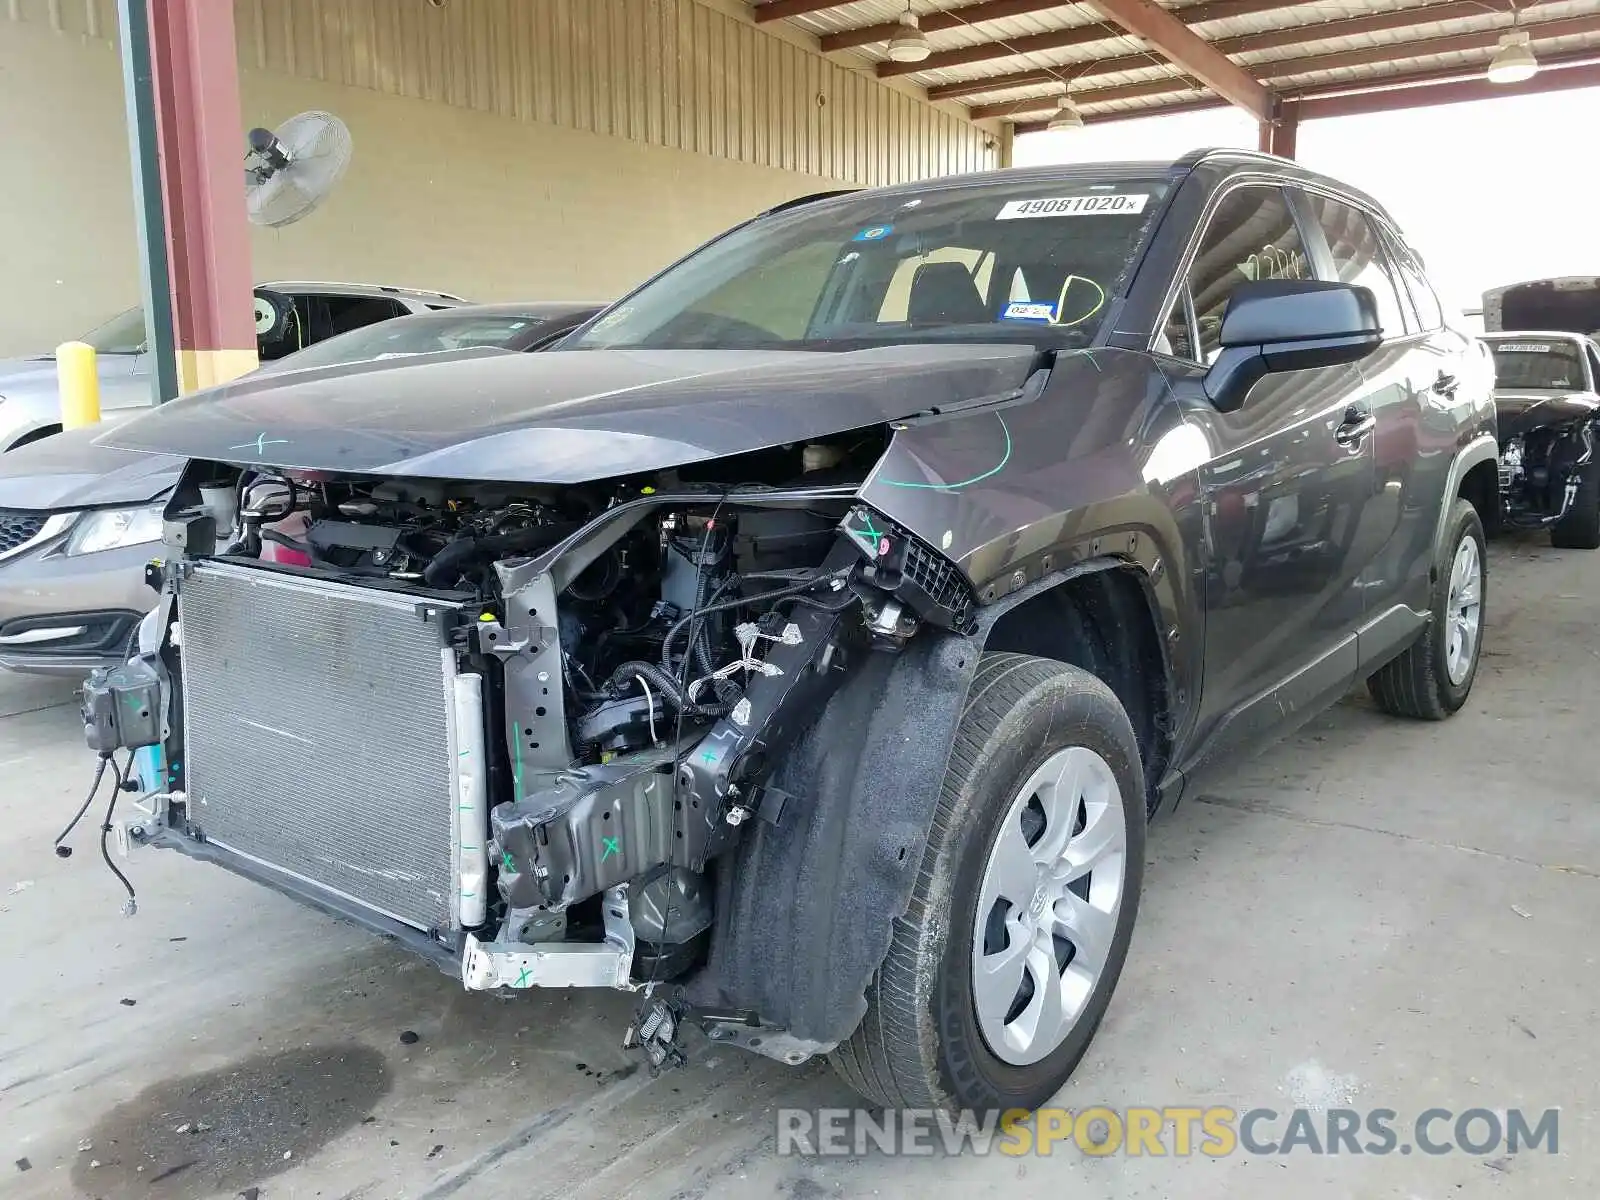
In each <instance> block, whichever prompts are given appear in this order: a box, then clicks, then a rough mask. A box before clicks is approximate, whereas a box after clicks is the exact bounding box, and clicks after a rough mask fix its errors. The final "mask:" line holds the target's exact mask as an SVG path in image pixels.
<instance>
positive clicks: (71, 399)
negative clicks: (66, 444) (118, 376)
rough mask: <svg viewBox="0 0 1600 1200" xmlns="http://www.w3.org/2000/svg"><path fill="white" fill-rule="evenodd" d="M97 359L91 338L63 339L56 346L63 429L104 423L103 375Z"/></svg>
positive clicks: (57, 377) (57, 381) (57, 379)
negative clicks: (74, 340) (79, 340)
mask: <svg viewBox="0 0 1600 1200" xmlns="http://www.w3.org/2000/svg"><path fill="white" fill-rule="evenodd" d="M94 359H95V354H94V347H93V346H91V345H89V344H88V343H87V342H62V343H61V345H59V346H57V347H56V384H57V386H58V387H59V388H60V391H61V428H63V429H78V428H81V427H82V426H84V425H98V424H99V423H100V375H99V373H98V372H97V371H96V370H95V362H94Z"/></svg>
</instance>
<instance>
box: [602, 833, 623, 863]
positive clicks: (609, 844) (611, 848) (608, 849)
mask: <svg viewBox="0 0 1600 1200" xmlns="http://www.w3.org/2000/svg"><path fill="white" fill-rule="evenodd" d="M601 840H602V842H603V844H604V846H605V853H603V854H601V855H600V861H601V862H605V860H606V859H608V858H610V857H611V856H612V855H613V854H616V855H618V856H620V855H621V854H622V850H621V848H619V847H618V845H617V839H616V838H614V837H608V838H603V839H601Z"/></svg>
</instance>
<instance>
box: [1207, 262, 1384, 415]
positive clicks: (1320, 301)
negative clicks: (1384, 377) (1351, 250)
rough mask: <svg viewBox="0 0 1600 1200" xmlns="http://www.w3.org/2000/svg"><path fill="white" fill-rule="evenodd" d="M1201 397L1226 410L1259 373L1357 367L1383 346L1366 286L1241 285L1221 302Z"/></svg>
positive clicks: (1298, 282)
mask: <svg viewBox="0 0 1600 1200" xmlns="http://www.w3.org/2000/svg"><path fill="white" fill-rule="evenodd" d="M1219 340H1220V342H1221V343H1222V352H1221V353H1220V354H1219V355H1218V356H1217V359H1216V361H1215V362H1214V363H1212V364H1211V369H1210V370H1209V371H1207V372H1206V377H1205V389H1206V395H1207V396H1209V397H1210V398H1211V403H1212V404H1213V405H1215V406H1216V408H1217V410H1218V411H1219V412H1232V411H1233V410H1234V409H1236V408H1238V407H1239V405H1241V404H1243V403H1244V398H1245V396H1246V395H1247V394H1248V393H1249V391H1250V389H1251V388H1252V387H1253V386H1254V385H1255V383H1256V381H1257V380H1259V379H1260V378H1261V377H1262V376H1264V375H1266V374H1268V373H1270V372H1274V371H1304V370H1307V369H1308V368H1312V367H1335V366H1340V365H1341V364H1344V363H1353V362H1358V361H1359V360H1361V359H1363V358H1365V357H1366V356H1367V355H1369V354H1371V353H1372V352H1373V351H1374V350H1376V349H1377V348H1378V347H1379V346H1380V345H1381V344H1382V343H1383V330H1382V327H1381V326H1380V325H1379V323H1378V304H1377V301H1376V300H1375V299H1374V298H1373V295H1372V291H1371V289H1369V288H1364V287H1357V286H1355V285H1353V284H1348V283H1325V282H1323V281H1321V280H1316V279H1264V280H1261V281H1259V282H1255V283H1242V284H1240V285H1239V286H1238V287H1237V288H1236V289H1234V293H1233V295H1232V296H1231V297H1229V299H1228V307H1227V310H1226V311H1225V312H1224V313H1223V316H1222V329H1221V331H1220V334H1219Z"/></svg>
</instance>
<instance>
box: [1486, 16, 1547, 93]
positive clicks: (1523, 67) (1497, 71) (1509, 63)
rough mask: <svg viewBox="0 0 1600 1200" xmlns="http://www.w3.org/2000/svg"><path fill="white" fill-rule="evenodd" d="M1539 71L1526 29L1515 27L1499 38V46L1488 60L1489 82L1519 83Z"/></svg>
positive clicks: (1537, 61)
mask: <svg viewBox="0 0 1600 1200" xmlns="http://www.w3.org/2000/svg"><path fill="white" fill-rule="evenodd" d="M1538 73H1539V60H1538V59H1537V58H1535V57H1534V54H1533V47H1532V46H1531V45H1530V44H1529V38H1528V34H1527V31H1526V30H1522V29H1516V30H1513V31H1512V32H1510V33H1508V34H1506V35H1505V36H1504V37H1503V38H1501V39H1500V48H1499V49H1498V50H1496V51H1495V52H1494V57H1493V58H1492V59H1490V60H1489V82H1490V83H1521V82H1522V81H1523V80H1524V79H1532V78H1533V77H1534V76H1535V75H1537V74H1538Z"/></svg>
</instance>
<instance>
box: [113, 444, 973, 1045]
mask: <svg viewBox="0 0 1600 1200" xmlns="http://www.w3.org/2000/svg"><path fill="white" fill-rule="evenodd" d="M884 445H885V431H883V430H882V429H880V428H872V429H867V430H863V431H856V432H853V433H848V434H842V435H839V436H838V437H836V438H832V439H829V440H827V441H816V442H811V443H808V444H804V445H792V446H786V447H778V448H774V449H772V450H767V451H760V452H756V453H752V454H746V455H742V456H739V457H737V458H724V459H720V460H716V461H714V462H712V463H709V464H706V465H705V466H704V467H703V468H700V470H702V471H708V472H710V471H714V472H715V473H716V476H717V477H716V478H706V477H703V476H700V475H697V473H696V470H695V469H683V470H680V471H676V472H669V473H662V474H658V475H655V476H652V477H650V478H648V479H645V478H635V479H628V480H622V481H612V482H608V483H606V484H599V485H589V486H567V487H529V486H514V485H505V484H457V483H451V482H448V481H436V480H417V479H407V480H399V479H374V478H370V477H354V476H352V477H341V476H337V475H333V474H330V473H327V472H296V471H291V470H286V469H271V470H268V469H264V468H243V469H241V468H239V467H234V466H227V465H224V464H218V463H203V462H195V463H191V464H190V466H189V468H188V472H187V474H186V476H185V481H184V483H183V484H182V485H181V486H180V488H179V490H178V493H177V494H176V496H175V498H174V500H173V502H172V504H171V505H170V506H169V508H168V512H167V521H168V524H167V540H168V544H169V546H170V547H171V548H172V549H173V550H174V551H177V552H179V553H176V554H174V555H172V556H171V557H170V558H169V560H168V561H167V563H166V564H165V565H164V566H163V567H161V568H159V569H155V568H153V569H152V574H151V581H152V583H153V584H155V585H157V586H159V587H160V589H161V590H162V592H163V601H162V604H161V606H160V607H159V608H158V609H157V611H156V613H154V614H152V616H151V618H150V619H149V620H148V621H147V628H146V629H145V631H144V635H143V637H142V643H141V648H142V651H143V653H142V654H141V655H140V656H139V657H137V658H135V659H134V660H133V661H132V662H130V663H129V664H128V665H127V666H126V667H125V668H121V669H119V670H117V671H114V672H110V673H109V674H106V673H101V674H99V675H97V677H96V678H94V679H93V680H91V683H90V685H89V686H88V688H87V689H86V696H85V721H86V729H87V733H88V737H89V741H90V744H91V746H92V747H94V748H95V749H97V750H99V751H100V752H101V754H102V756H103V757H108V756H109V755H110V754H111V753H113V752H114V751H116V750H120V749H128V750H138V751H139V753H140V755H141V756H143V757H141V759H140V766H139V767H138V768H137V769H136V770H135V769H130V772H129V773H130V774H134V773H136V774H138V775H139V776H140V778H141V779H142V780H144V781H145V782H146V783H147V784H148V783H150V782H151V781H154V782H156V783H157V784H159V786H156V787H147V788H146V789H145V790H146V791H147V795H146V796H145V797H144V798H143V799H142V800H141V801H140V802H139V803H138V805H137V806H136V811H135V813H134V815H133V816H131V817H126V818H124V820H123V821H122V822H121V823H120V824H119V826H118V828H119V830H120V831H121V832H119V839H121V840H122V841H123V843H124V844H125V845H131V844H135V843H142V844H157V845H175V846H177V847H178V848H180V849H184V850H185V852H187V853H191V854H197V855H199V856H202V857H204V856H206V855H211V856H216V857H221V856H224V855H232V856H236V857H237V858H238V859H239V861H238V862H235V861H231V860H230V861H228V863H227V865H230V866H232V867H234V869H240V864H241V863H242V862H251V863H253V862H257V861H259V862H260V863H262V864H265V866H264V867H262V868H258V869H257V874H258V876H259V877H262V878H263V879H264V881H267V882H272V883H274V884H275V885H276V886H280V887H291V888H295V889H298V890H297V892H296V894H297V895H300V896H301V898H303V899H308V900H310V901H312V902H313V903H318V904H320V905H322V906H324V907H329V908H332V909H333V910H335V911H339V912H341V913H343V914H344V915H357V916H360V917H361V918H362V919H367V918H370V917H372V915H373V914H374V913H376V914H379V915H381V916H382V917H383V918H385V919H386V920H387V921H388V922H389V923H390V924H391V925H393V926H395V930H394V931H399V927H400V926H405V927H406V929H405V930H404V931H403V932H405V934H406V936H407V937H409V938H412V939H413V941H414V943H415V942H416V941H418V940H420V939H426V943H427V945H428V946H429V947H430V948H431V949H432V950H433V951H434V953H433V955H432V956H433V957H434V958H435V959H436V960H437V961H440V962H441V965H443V964H445V963H449V964H450V966H451V969H452V970H454V971H459V973H460V976H461V978H462V980H463V982H464V983H465V985H466V986H467V987H468V988H472V989H484V990H488V989H499V988H523V987H532V986H607V987H619V988H626V989H634V988H640V987H645V988H646V990H649V985H654V984H656V983H660V982H665V981H668V980H673V979H678V978H681V977H683V976H685V975H686V974H688V973H691V972H693V971H694V969H695V968H696V967H697V966H698V965H700V964H701V963H702V962H703V961H704V959H705V956H706V948H707V941H708V937H709V931H710V929H711V926H712V920H713V902H712V892H713V883H714V878H715V873H716V870H717V859H718V856H719V855H722V854H724V853H725V852H726V851H727V850H729V849H730V848H731V847H732V846H733V845H734V844H735V842H736V840H737V839H738V838H739V837H740V836H741V833H742V829H743V827H744V826H746V825H747V824H749V823H760V822H768V823H774V824H775V823H776V822H778V821H779V820H780V819H781V817H782V814H783V811H784V809H785V806H786V805H789V804H795V803H801V802H802V801H800V800H798V799H797V798H795V797H791V796H788V795H786V794H785V793H783V792H782V791H781V790H780V789H778V788H777V787H774V786H772V784H771V782H770V776H771V773H772V769H773V767H774V765H775V764H776V763H777V762H778V761H779V760H780V759H781V757H782V755H783V753H784V751H785V749H786V748H787V747H789V746H790V745H791V744H792V743H793V742H794V741H795V740H796V739H797V738H798V737H799V736H800V735H801V734H803V733H804V731H805V730H806V729H807V727H808V726H809V725H810V724H811V723H812V722H813V721H814V720H815V717H816V715H817V714H818V713H820V711H821V710H822V707H823V705H824V704H825V703H826V701H827V699H828V697H829V695H830V694H831V693H832V691H833V690H834V689H835V688H836V687H837V686H838V684H839V683H840V681H841V680H842V679H844V678H845V677H846V676H847V674H848V673H849V672H850V671H851V670H852V668H853V667H854V666H855V665H856V664H857V663H858V662H859V661H860V658H861V656H863V655H865V654H868V653H871V652H873V651H874V650H884V651H889V652H893V651H896V650H898V649H899V648H900V647H901V646H903V645H904V644H905V642H906V641H907V639H909V638H910V637H911V636H912V635H913V634H914V633H915V632H916V630H917V629H918V628H919V627H921V626H922V625H924V624H930V625H933V626H936V627H939V628H942V629H946V630H954V631H958V632H963V631H966V630H967V629H968V628H969V626H970V624H971V622H972V614H973V609H974V607H975V604H976V599H977V598H976V596H975V595H974V594H973V593H972V590H971V587H970V585H969V584H968V583H967V581H966V579H965V577H964V576H962V575H961V573H960V572H959V571H958V569H957V568H956V567H955V566H954V565H953V564H952V563H950V562H949V560H948V559H946V558H945V557H943V556H942V555H941V554H939V553H938V552H937V551H935V550H934V549H933V548H932V547H929V546H927V545H925V544H923V543H922V542H921V541H920V540H918V539H917V538H915V537H913V536H911V535H910V534H908V533H907V532H906V531H904V530H902V529H900V528H898V527H896V526H895V525H894V524H893V523H892V522H889V521H887V520H886V519H885V518H884V517H882V516H881V515H880V514H877V513H875V512H873V511H872V510H871V509H869V508H868V507H866V506H865V505H863V504H862V503H861V502H860V501H859V500H858V499H857V498H856V496H857V492H858V490H859V488H860V485H861V481H862V480H863V478H864V477H865V476H866V474H867V472H868V471H870V470H871V468H872V465H873V464H874V463H875V462H876V461H877V460H878V459H879V458H880V457H881V455H882V453H883V448H884ZM430 639H431V640H430ZM363 654H366V655H368V656H369V657H367V658H362V657H360V656H361V655H363ZM441 656H442V663H443V665H442V667H441V666H440V662H441ZM379 677H382V678H383V679H384V680H386V682H384V683H383V684H382V686H385V687H393V688H395V689H397V691H398V692H399V693H402V694H404V695H406V696H408V697H412V698H413V699H412V700H411V702H410V704H409V706H408V707H407V710H406V713H409V712H411V711H412V710H415V713H416V716H415V717H414V718H413V717H411V716H408V715H406V714H404V713H403V714H399V715H396V714H395V713H386V712H385V711H384V709H385V705H384V704H373V703H371V702H370V701H369V700H368V699H367V698H366V697H367V695H369V694H370V692H371V689H372V688H373V687H375V686H379V684H378V682H377V680H378V678H379ZM404 680H414V681H415V683H414V685H408V684H406V683H405V682H403V681H404ZM285 685H286V686H285ZM267 691H271V692H272V694H274V695H288V696H291V697H294V698H295V699H294V700H293V702H292V703H291V704H289V705H287V706H280V708H279V709H278V710H276V711H274V712H272V713H271V714H270V715H268V716H261V717H260V718H259V719H258V718H257V717H255V716H243V715H231V714H233V713H235V711H236V710H237V709H238V708H239V706H240V704H241V698H242V697H245V696H259V695H261V694H263V693H265V692H267ZM395 707H396V709H398V708H399V705H398V703H397V704H396V706H395ZM302 709H304V711H302ZM133 713H139V714H142V716H140V717H138V718H135V717H133V716H132V715H131V714H133ZM346 714H350V715H348V716H347V715H346ZM219 715H221V716H225V717H226V720H227V721H231V722H232V723H233V724H232V725H228V724H226V723H224V722H223V721H222V720H220V719H219ZM408 721H410V722H411V724H409V725H408V724H407V722H408ZM241 722H242V723H243V724H244V725H246V726H249V727H251V728H253V729H256V730H258V731H264V734H263V737H266V738H269V739H270V738H271V737H278V738H279V739H280V740H281V744H282V745H284V746H286V747H288V748H289V749H291V750H292V751H293V754H292V756H291V757H296V756H297V759H298V761H297V762H290V763H284V762H283V761H282V759H281V757H280V756H275V755H269V754H268V753H267V752H266V751H265V750H258V746H257V742H256V741H255V740H253V739H251V738H248V737H246V738H245V739H244V740H243V742H241V741H240V740H239V738H240V734H241V733H243V732H246V731H240V730H238V729H237V728H235V726H237V725H238V724H239V723H241ZM386 722H392V723H393V727H392V728H389V729H387V730H386ZM407 729H409V730H411V732H410V733H409V734H408V733H407V732H406V730H407ZM391 740H392V741H393V742H396V743H399V744H400V745H402V746H403V747H405V748H406V749H407V753H409V754H410V755H411V756H412V757H405V756H404V755H400V754H398V753H396V752H394V751H393V750H392V749H386V750H385V754H386V755H389V757H378V758H372V754H373V749H374V746H375V745H377V744H379V743H383V744H385V745H388V743H389V742H390V741H391ZM241 746H242V748H241ZM413 758H414V759H415V763H416V765H415V767H414V768H412V769H411V770H409V771H404V770H396V764H395V760H396V759H402V760H403V761H405V762H411V761H412V760H413ZM157 760H159V765H155V766H152V765H150V763H151V762H155V761H157ZM440 760H448V762H441V761H440ZM323 764H326V765H325V766H324V765H323ZM436 765H437V766H438V767H444V766H448V775H447V776H446V775H444V774H441V775H439V776H438V777H437V779H435V777H434V776H433V775H432V774H431V773H432V772H433V771H434V770H435V769H436ZM358 766H359V768H360V769H356V768H357V767H358ZM247 768H248V769H247ZM308 773H309V774H312V775H314V776H316V777H319V779H328V778H334V777H337V778H339V779H341V780H347V782H345V783H343V784H342V785H341V786H342V791H336V792H334V793H332V794H330V795H329V797H328V799H327V802H325V803H322V804H319V805H318V806H317V808H316V813H317V816H316V817H315V820H317V821H320V822H323V823H324V825H325V828H323V829H322V830H321V831H320V832H319V833H318V835H317V839H316V844H315V845H309V844H308V843H309V841H310V839H309V835H306V834H304V833H302V834H299V835H296V836H295V837H288V836H286V835H285V834H284V833H283V831H282V824H283V823H282V822H281V821H276V822H275V823H273V824H272V825H271V827H270V828H269V827H268V826H267V825H266V823H264V822H263V821H262V819H261V818H260V817H259V816H258V815H257V814H259V812H260V811H261V809H262V806H263V804H266V803H270V802H272V801H274V800H278V799H279V798H281V797H284V796H286V795H289V794H291V793H293V792H294V791H295V790H296V789H297V788H303V786H304V783H303V777H304V776H305V775H307V774H308ZM375 777H376V778H375ZM440 784H446V785H447V788H448V793H449V794H448V795H445V794H440V793H441V791H443V790H444V788H443V787H441V786H440ZM451 807H453V808H454V812H453V813H447V812H446V809H449V808H451ZM375 842H376V843H377V848H376V850H374V843H375ZM278 869H281V871H282V872H283V874H284V875H285V876H286V877H292V879H290V878H286V879H277V878H273V877H272V876H271V872H272V871H273V870H278ZM324 893H325V894H324ZM450 893H453V895H452V894H450ZM369 910H370V911H369ZM367 923H369V924H371V923H372V922H371V920H368V921H367ZM664 1019H665V1018H664ZM636 1040H637V1041H639V1042H641V1043H648V1042H650V1041H651V1035H649V1034H639V1035H638V1036H637V1038H636ZM655 1041H656V1043H657V1044H658V1047H659V1053H660V1054H666V1053H669V1050H668V1047H670V1042H671V1039H670V1037H667V1038H665V1039H663V1038H661V1037H659V1036H658V1037H656V1038H655Z"/></svg>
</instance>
